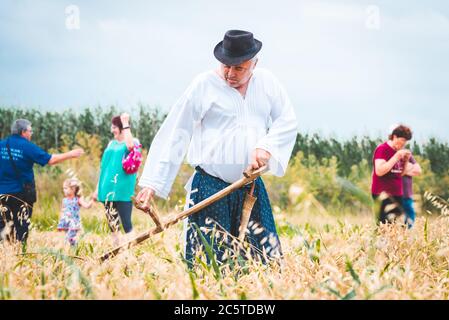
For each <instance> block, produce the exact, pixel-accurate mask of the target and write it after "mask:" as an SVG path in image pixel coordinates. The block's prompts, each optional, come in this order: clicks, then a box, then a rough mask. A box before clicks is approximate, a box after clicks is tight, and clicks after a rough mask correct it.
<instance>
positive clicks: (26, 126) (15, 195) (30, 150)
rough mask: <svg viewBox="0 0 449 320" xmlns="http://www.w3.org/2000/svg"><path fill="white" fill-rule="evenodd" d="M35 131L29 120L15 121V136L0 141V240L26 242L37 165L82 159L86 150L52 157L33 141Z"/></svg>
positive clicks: (13, 132) (34, 195)
mask: <svg viewBox="0 0 449 320" xmlns="http://www.w3.org/2000/svg"><path fill="white" fill-rule="evenodd" d="M32 135H33V129H32V128H31V122H30V121H28V120H26V119H19V120H16V121H14V123H13V124H12V126H11V136H9V137H7V138H6V139H4V140H1V141H0V213H1V218H0V241H1V240H3V239H6V240H8V241H21V242H22V243H26V240H27V237H28V227H29V225H30V219H31V215H32V212H33V205H34V203H35V202H36V190H35V183H34V172H33V166H34V164H35V163H38V164H40V165H41V166H45V165H47V164H48V165H54V164H57V163H59V162H62V161H65V160H68V159H73V158H78V157H80V156H81V155H82V154H83V152H84V151H83V150H82V149H75V150H72V151H69V152H66V153H62V154H53V155H51V154H48V153H47V152H45V151H44V150H42V149H41V148H39V147H38V146H36V145H35V144H34V143H32V142H31V136H32Z"/></svg>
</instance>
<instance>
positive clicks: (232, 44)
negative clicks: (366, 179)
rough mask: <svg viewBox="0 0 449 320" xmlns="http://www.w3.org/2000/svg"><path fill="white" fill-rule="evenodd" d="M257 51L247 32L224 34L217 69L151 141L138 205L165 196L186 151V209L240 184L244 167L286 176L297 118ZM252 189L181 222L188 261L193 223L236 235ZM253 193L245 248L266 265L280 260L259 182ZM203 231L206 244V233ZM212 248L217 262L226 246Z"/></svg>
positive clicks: (197, 244) (194, 237) (195, 240)
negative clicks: (268, 260) (264, 168)
mask: <svg viewBox="0 0 449 320" xmlns="http://www.w3.org/2000/svg"><path fill="white" fill-rule="evenodd" d="M261 47H262V43H261V42H260V41H258V40H256V39H254V37H253V34H252V33H250V32H247V31H240V30H230V31H228V32H226V34H225V36H224V40H223V41H221V42H220V43H218V44H217V45H216V47H215V50H214V55H215V57H216V58H217V59H218V60H219V61H220V62H221V65H220V67H219V68H218V70H212V71H209V72H205V73H202V74H200V75H199V76H197V77H196V78H195V79H194V80H193V82H192V83H191V85H190V86H189V87H188V89H187V90H186V91H185V92H184V94H183V95H182V96H181V98H180V99H179V100H178V101H177V102H176V103H175V105H174V106H173V107H172V109H171V110H170V112H169V114H168V116H167V118H166V120H165V121H164V123H163V125H162V127H161V128H160V130H159V131H158V133H157V135H156V137H155V138H154V140H153V142H152V145H151V148H150V151H149V156H148V159H147V161H146V163H145V168H144V172H143V174H142V176H141V178H140V181H139V186H140V187H142V188H143V189H142V190H141V191H140V192H139V194H138V196H137V201H140V202H142V203H148V200H149V199H151V198H152V197H153V196H154V195H157V196H159V197H162V198H166V197H167V196H168V194H169V192H170V189H171V186H172V184H173V181H174V179H175V177H176V175H177V172H178V170H179V167H180V164H181V162H182V161H183V159H184V156H185V155H186V153H187V160H188V162H189V163H190V164H191V165H192V166H193V167H194V168H195V173H194V174H193V176H192V177H191V178H190V180H189V182H188V183H187V185H186V189H187V192H188V194H187V205H190V206H191V205H193V204H196V203H199V202H200V201H202V200H204V199H206V198H208V197H210V196H211V195H213V194H214V193H216V192H218V191H220V190H222V189H223V188H225V187H227V186H228V185H229V184H230V183H233V182H235V181H236V180H238V179H240V178H241V177H242V174H243V171H245V170H247V169H258V168H260V167H261V166H265V165H267V166H268V168H269V170H270V171H271V172H272V173H273V174H274V175H276V176H282V175H284V173H285V170H286V168H287V165H288V161H289V159H290V155H291V152H292V149H293V145H294V142H295V139H296V135H297V122H296V116H295V113H294V110H293V106H292V105H291V103H290V100H289V98H288V96H287V93H286V92H285V90H284V88H283V87H282V85H281V84H280V83H279V82H278V80H277V79H276V78H275V77H274V76H273V75H272V74H271V73H270V72H268V71H267V70H264V69H260V68H257V69H256V64H257V56H256V55H257V53H258V52H259V51H260V49H261ZM250 188H251V186H246V187H243V188H241V189H239V190H237V191H235V192H233V193H231V194H229V195H227V196H226V197H225V198H223V199H221V200H219V201H217V202H215V203H213V204H212V205H210V206H208V207H206V208H204V209H203V210H201V211H200V212H199V213H197V214H194V215H192V216H190V217H189V219H188V223H187V224H186V225H185V240H186V247H185V255H186V259H187V261H189V262H192V261H193V259H194V257H195V254H196V253H197V252H198V251H199V249H200V248H201V246H202V240H201V237H199V234H197V230H198V229H197V228H196V227H194V224H196V225H197V227H199V229H200V230H205V229H206V230H211V229H212V228H216V230H219V231H223V232H224V233H225V234H226V236H225V237H224V238H228V240H230V239H232V238H233V237H237V235H238V233H239V230H238V229H239V226H240V220H241V213H242V207H243V202H244V199H245V195H246V193H247V192H248V191H249V189H250ZM253 192H254V196H255V197H257V201H256V203H255V204H254V207H253V209H252V211H251V216H250V221H249V225H248V226H249V228H248V230H247V234H246V236H247V240H248V243H250V244H251V247H252V248H254V250H252V253H253V256H254V257H263V258H264V259H263V261H266V259H265V258H278V257H280V256H281V254H282V252H281V245H280V242H279V238H278V235H277V232H276V227H275V223H274V218H273V213H272V210H271V205H270V201H269V199H268V194H267V191H266V190H265V187H264V183H263V182H262V179H261V178H260V177H259V178H257V180H256V181H255V184H254V189H253ZM202 233H203V234H202V235H203V236H204V238H205V239H206V240H208V241H209V242H210V241H211V238H210V234H211V233H208V232H202ZM228 236H229V237H228ZM222 238H223V237H222ZM225 247H229V246H225ZM213 248H214V250H215V254H216V256H217V260H218V261H224V260H225V256H224V252H225V250H223V247H222V246H220V245H219V244H218V242H217V241H214V247H213Z"/></svg>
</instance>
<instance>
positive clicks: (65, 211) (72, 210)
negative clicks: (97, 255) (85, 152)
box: [58, 179, 93, 246]
mask: <svg viewBox="0 0 449 320" xmlns="http://www.w3.org/2000/svg"><path fill="white" fill-rule="evenodd" d="M63 189H64V199H62V210H61V218H60V219H59V223H58V231H65V232H66V240H67V242H68V243H69V244H70V245H72V246H74V245H76V235H77V233H78V231H79V230H81V218H80V209H81V207H83V208H86V209H89V208H90V207H91V206H92V203H93V200H90V201H86V200H85V199H84V198H83V197H81V196H80V190H81V183H80V181H79V180H77V179H67V180H65V181H64V184H63Z"/></svg>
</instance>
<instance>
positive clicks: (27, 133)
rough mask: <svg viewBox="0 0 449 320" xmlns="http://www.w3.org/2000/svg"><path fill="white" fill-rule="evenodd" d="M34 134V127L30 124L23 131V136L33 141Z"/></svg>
mask: <svg viewBox="0 0 449 320" xmlns="http://www.w3.org/2000/svg"><path fill="white" fill-rule="evenodd" d="M32 135H33V129H32V128H31V126H28V128H27V129H26V130H25V131H22V137H24V138H25V139H27V140H28V141H31V136H32Z"/></svg>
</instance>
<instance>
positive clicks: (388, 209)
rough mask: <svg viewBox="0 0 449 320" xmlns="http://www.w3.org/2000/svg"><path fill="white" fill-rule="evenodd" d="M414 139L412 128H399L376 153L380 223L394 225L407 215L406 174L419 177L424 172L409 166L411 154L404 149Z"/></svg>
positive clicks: (375, 183)
mask: <svg viewBox="0 0 449 320" xmlns="http://www.w3.org/2000/svg"><path fill="white" fill-rule="evenodd" d="M411 139H412V132H411V130H410V128H408V127H406V126H404V125H399V126H397V127H396V128H395V129H394V130H393V131H392V133H391V134H390V136H389V140H388V141H387V142H385V143H382V144H381V145H379V146H378V147H377V148H376V150H375V151H374V156H373V166H374V170H373V182H372V186H371V193H372V195H373V198H374V199H379V200H380V201H381V205H380V213H379V221H380V222H381V223H386V222H392V221H394V220H395V219H396V218H397V217H398V216H401V215H403V214H404V210H403V208H402V197H403V194H404V190H403V184H402V177H403V175H404V174H406V175H408V176H414V175H417V174H419V172H420V170H421V168H420V167H419V165H418V166H417V165H416V164H412V163H411V162H409V159H410V157H411V152H410V150H407V149H404V147H405V145H406V143H407V141H409V140H411ZM418 171H419V172H418Z"/></svg>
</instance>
